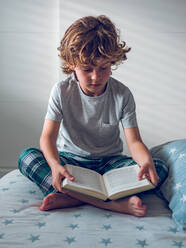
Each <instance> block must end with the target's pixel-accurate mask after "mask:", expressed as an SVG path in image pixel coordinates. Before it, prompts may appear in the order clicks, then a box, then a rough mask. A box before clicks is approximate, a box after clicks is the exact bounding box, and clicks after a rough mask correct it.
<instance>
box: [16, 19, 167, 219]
mask: <svg viewBox="0 0 186 248" xmlns="http://www.w3.org/2000/svg"><path fill="white" fill-rule="evenodd" d="M58 50H59V51H60V57H61V59H62V69H63V72H64V73H66V74H71V76H70V77H68V78H67V79H66V80H65V81H62V82H60V83H58V84H56V85H55V86H54V87H53V89H52V92H51V95H50V99H49V104H48V110H47V114H46V118H45V122H44V126H43V131H42V134H41V138H40V149H41V151H40V150H38V149H34V148H30V149H27V150H25V151H24V152H23V153H22V154H21V156H20V159H19V169H20V171H21V172H22V173H23V174H24V175H26V176H27V177H28V178H29V179H30V180H32V181H34V182H35V183H36V184H37V185H38V186H39V187H40V188H41V190H42V191H43V193H44V195H45V198H44V200H43V203H42V205H41V207H40V210H50V209H55V208H65V207H72V206H79V205H81V204H83V203H88V204H91V205H94V206H96V207H100V208H104V209H107V210H111V211H116V212H121V213H126V214H132V215H135V216H144V215H145V213H146V206H145V205H143V204H142V201H141V199H140V198H139V197H138V196H131V197H128V198H124V199H120V200H117V201H108V202H103V201H100V200H97V199H93V198H90V197H87V196H83V195H80V194H78V193H74V192H69V191H66V190H64V189H63V188H61V182H62V180H63V179H64V178H68V179H69V180H75V178H74V177H73V175H70V174H69V172H68V171H67V170H66V169H65V167H64V166H63V165H65V164H67V163H70V164H74V165H78V166H83V167H87V168H90V169H93V170H96V171H97V172H99V173H101V174H103V173H104V172H106V171H108V170H110V169H113V168H119V167H122V166H129V165H132V164H135V163H138V164H139V166H140V172H139V175H138V179H139V180H141V179H142V178H143V177H147V178H148V179H150V180H151V182H152V183H153V184H155V185H157V183H158V175H157V172H158V173H159V176H161V178H160V179H161V180H162V179H163V175H164V176H165V171H164V165H163V163H162V162H161V161H158V160H155V161H154V162H153V160H152V158H151V156H150V153H149V151H148V149H147V148H146V146H145V145H144V144H143V142H142V140H141V137H140V133H139V129H138V126H137V121H136V113H135V102H134V99H133V96H132V94H131V92H130V90H129V89H128V88H127V87H126V86H125V85H123V84H122V83H120V82H119V81H117V80H115V79H113V78H112V77H110V74H111V67H112V66H114V65H115V66H116V65H118V64H119V63H121V62H122V61H124V60H126V53H127V52H129V51H130V49H129V48H127V47H126V45H125V42H123V43H122V42H120V40H119V35H118V33H117V30H116V28H115V26H114V24H113V23H112V22H111V21H110V20H109V18H107V17H105V16H98V17H92V16H88V17H84V18H81V19H79V20H77V21H76V22H74V23H73V24H72V25H71V26H70V27H69V28H68V29H67V31H66V33H65V35H64V37H63V39H62V41H61V45H60V47H59V48H58ZM120 121H121V123H122V126H123V128H124V134H125V138H126V142H127V144H128V147H129V150H130V152H131V155H132V158H133V159H132V158H129V157H126V156H124V155H122V154H121V152H122V149H123V146H122V141H121V139H120V135H119V122H120ZM154 163H155V166H156V169H157V172H156V169H155V166H154ZM160 172H161V173H160ZM160 174H161V175H160ZM161 180H160V181H159V183H160V182H161Z"/></svg>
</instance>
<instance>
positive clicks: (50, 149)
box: [40, 120, 74, 192]
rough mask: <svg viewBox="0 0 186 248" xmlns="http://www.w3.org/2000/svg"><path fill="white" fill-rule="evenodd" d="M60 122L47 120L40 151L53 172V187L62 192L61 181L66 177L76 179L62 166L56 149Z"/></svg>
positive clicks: (41, 138)
mask: <svg viewBox="0 0 186 248" xmlns="http://www.w3.org/2000/svg"><path fill="white" fill-rule="evenodd" d="M59 127H60V122H57V121H53V120H45V122H44V126H43V131H42V134H41V137H40V149H41V151H42V152H43V155H44V157H45V159H46V161H47V163H48V164H49V166H50V168H51V171H52V185H53V187H54V188H55V189H56V190H58V191H60V192H62V189H61V181H62V179H63V178H64V177H67V178H68V179H69V180H74V178H73V177H72V176H71V175H70V174H69V173H68V171H67V170H66V169H65V168H64V167H63V166H61V164H60V159H59V154H58V150H57V147H56V140H57V136H58V132H59Z"/></svg>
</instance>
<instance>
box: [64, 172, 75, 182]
mask: <svg viewBox="0 0 186 248" xmlns="http://www.w3.org/2000/svg"><path fill="white" fill-rule="evenodd" d="M63 176H64V177H65V178H67V179H68V180H70V181H74V180H75V178H74V177H73V176H72V175H71V174H70V173H69V172H68V171H67V170H65V171H64V172H63Z"/></svg>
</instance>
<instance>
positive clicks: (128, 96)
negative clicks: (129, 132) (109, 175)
mask: <svg viewBox="0 0 186 248" xmlns="http://www.w3.org/2000/svg"><path fill="white" fill-rule="evenodd" d="M45 118H46V119H48V120H54V121H57V122H61V125H60V130H59V135H58V140H57V148H58V151H63V152H70V153H73V154H77V155H80V156H84V157H91V158H99V157H105V156H112V155H118V154H120V153H121V152H122V151H123V143H122V140H121V138H120V129H119V122H120V121H121V123H122V126H123V128H131V127H135V126H137V121H136V112H135V102H134V98H133V96H132V93H131V91H130V90H129V89H128V87H126V86H125V85H124V84H122V83H121V82H119V81H117V80H116V79H114V78H112V77H110V78H109V80H108V82H107V87H106V90H105V92H104V93H103V94H102V95H100V96H97V97H90V96H87V95H85V94H84V93H83V91H82V90H81V88H80V85H79V83H78V81H76V80H75V79H74V78H73V77H69V78H67V79H66V80H65V81H62V82H59V83H57V84H55V85H54V87H53V89H52V91H51V95H50V98H49V103H48V110H47V114H46V117H45Z"/></svg>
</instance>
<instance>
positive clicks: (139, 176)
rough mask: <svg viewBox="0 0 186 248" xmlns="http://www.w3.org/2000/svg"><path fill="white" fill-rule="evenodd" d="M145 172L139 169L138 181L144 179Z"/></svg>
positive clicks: (144, 169) (143, 168) (143, 169)
mask: <svg viewBox="0 0 186 248" xmlns="http://www.w3.org/2000/svg"><path fill="white" fill-rule="evenodd" d="M145 172H146V168H145V167H141V168H140V171H139V172H138V180H142V179H144V178H145V177H146V176H145Z"/></svg>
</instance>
